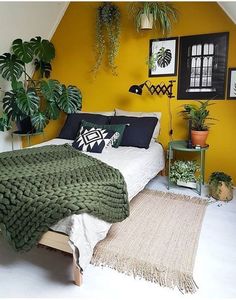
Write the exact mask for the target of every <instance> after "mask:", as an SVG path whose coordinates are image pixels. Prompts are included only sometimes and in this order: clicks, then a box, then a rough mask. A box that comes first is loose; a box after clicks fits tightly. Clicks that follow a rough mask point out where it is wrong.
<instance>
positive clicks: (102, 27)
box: [92, 2, 120, 76]
mask: <svg viewBox="0 0 236 300" xmlns="http://www.w3.org/2000/svg"><path fill="white" fill-rule="evenodd" d="M119 40H120V10H119V8H118V7H117V6H116V5H114V4H112V3H110V2H105V3H104V4H102V5H100V6H99V7H98V9H97V17H96V45H95V50H96V63H95V65H94V67H93V70H92V71H93V74H94V75H95V76H96V74H97V72H98V70H99V68H100V66H101V64H102V60H103V57H104V54H105V51H107V55H108V66H109V67H110V68H111V71H112V74H113V75H117V71H116V69H117V66H116V65H115V58H116V56H117V54H118V49H119Z"/></svg>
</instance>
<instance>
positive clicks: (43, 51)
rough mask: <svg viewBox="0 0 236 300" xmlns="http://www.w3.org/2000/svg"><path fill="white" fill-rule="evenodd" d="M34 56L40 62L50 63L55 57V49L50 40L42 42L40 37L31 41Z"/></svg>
mask: <svg viewBox="0 0 236 300" xmlns="http://www.w3.org/2000/svg"><path fill="white" fill-rule="evenodd" d="M30 43H31V45H32V49H33V51H34V54H35V55H36V56H38V58H39V60H42V61H44V62H47V63H48V62H50V61H51V60H52V59H53V58H54V57H55V48H54V46H53V44H52V43H51V42H49V41H48V40H42V38H41V37H40V36H37V37H36V38H33V39H31V40H30Z"/></svg>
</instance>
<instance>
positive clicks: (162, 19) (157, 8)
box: [129, 1, 178, 35]
mask: <svg viewBox="0 0 236 300" xmlns="http://www.w3.org/2000/svg"><path fill="white" fill-rule="evenodd" d="M129 10H130V12H131V14H132V15H133V17H134V21H135V24H136V29H137V31H139V30H140V29H141V19H142V15H146V16H147V18H150V15H152V17H153V24H154V28H156V29H158V30H159V31H160V32H161V33H162V34H163V35H167V34H169V33H170V32H171V29H172V23H173V22H176V21H177V18H178V12H177V10H176V9H175V8H174V7H173V6H172V5H171V4H170V3H167V2H154V1H153V2H132V3H131V4H130V5H129Z"/></svg>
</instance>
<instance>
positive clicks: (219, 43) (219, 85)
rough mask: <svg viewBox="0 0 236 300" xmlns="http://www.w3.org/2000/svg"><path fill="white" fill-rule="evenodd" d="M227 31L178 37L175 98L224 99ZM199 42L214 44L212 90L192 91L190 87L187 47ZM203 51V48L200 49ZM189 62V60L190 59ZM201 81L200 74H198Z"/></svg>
mask: <svg viewBox="0 0 236 300" xmlns="http://www.w3.org/2000/svg"><path fill="white" fill-rule="evenodd" d="M228 41H229V32H221V33H211V34H202V35H192V36H184V37H181V38H180V51H179V76H178V93H177V99H179V100H185V99H225V91H226V76H227V59H228ZM198 44H201V45H202V47H203V45H204V44H214V58H213V60H214V61H213V68H212V72H213V73H212V90H211V91H206V89H207V88H208V87H202V89H205V91H204V90H203V91H193V89H194V87H193V88H192V87H190V77H191V64H190V65H189V53H188V51H189V47H192V46H193V45H198ZM202 53H203V49H202ZM190 63H191V60H190ZM200 81H202V74H201V76H200Z"/></svg>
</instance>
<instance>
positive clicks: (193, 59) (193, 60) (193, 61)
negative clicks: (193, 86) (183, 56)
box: [192, 57, 196, 67]
mask: <svg viewBox="0 0 236 300" xmlns="http://www.w3.org/2000/svg"><path fill="white" fill-rule="evenodd" d="M195 65H196V58H195V57H194V58H192V67H195Z"/></svg>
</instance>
